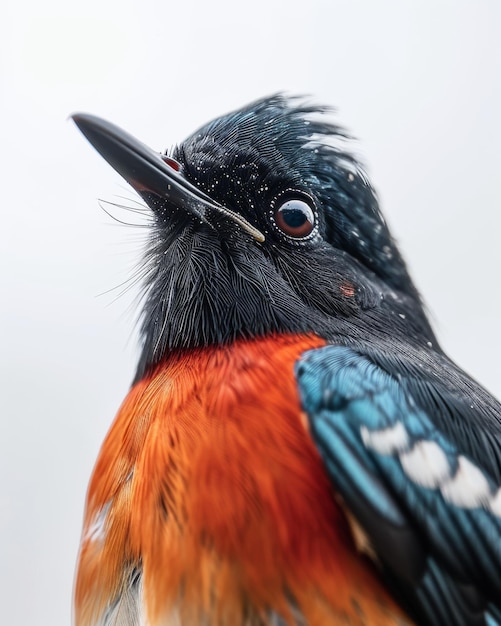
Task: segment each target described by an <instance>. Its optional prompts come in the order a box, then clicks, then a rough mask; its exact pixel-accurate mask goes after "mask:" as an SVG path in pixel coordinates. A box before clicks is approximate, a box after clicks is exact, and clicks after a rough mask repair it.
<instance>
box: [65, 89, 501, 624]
mask: <svg viewBox="0 0 501 626" xmlns="http://www.w3.org/2000/svg"><path fill="white" fill-rule="evenodd" d="M333 118H334V116H333V114H332V109H330V108H329V107H326V106H318V105H316V104H311V103H310V101H309V100H308V99H307V98H306V97H300V96H293V95H287V94H283V93H278V94H275V95H272V96H268V97H266V98H262V99H260V100H257V101H255V102H252V103H251V104H249V105H247V106H244V107H243V108H240V109H238V110H235V111H233V112H230V113H228V114H225V115H223V116H221V117H219V118H217V119H215V120H213V121H211V122H209V123H208V124H206V125H205V126H203V127H201V128H200V129H199V130H197V131H196V132H195V133H193V134H192V135H191V136H189V137H188V138H187V139H186V140H184V141H183V142H182V143H180V144H178V145H175V146H174V147H173V148H171V149H169V150H167V151H165V152H156V151H154V150H152V149H150V148H148V147H147V146H146V145H145V144H143V143H142V142H140V141H138V140H137V139H135V138H134V137H133V136H132V135H130V134H128V133H126V132H125V131H123V130H122V129H120V128H118V127H117V126H115V125H114V124H112V123H110V122H107V121H105V120H103V119H101V118H98V117H96V116H93V115H89V114H86V113H76V114H74V115H73V116H72V119H73V120H74V122H75V123H76V125H77V127H78V129H79V130H80V131H81V132H82V133H83V135H84V136H85V137H86V139H87V140H88V141H89V142H90V143H91V144H92V146H93V147H94V148H95V149H96V150H97V151H98V152H99V153H100V154H101V155H102V157H104V159H105V160H106V161H108V163H109V164H110V165H111V166H112V167H113V168H114V169H115V170H116V171H117V172H118V173H119V174H120V175H121V176H122V177H123V178H124V179H125V180H126V181H127V182H128V183H129V184H130V186H131V187H132V188H133V190H134V191H135V192H136V193H137V194H138V195H139V196H140V197H141V199H142V202H144V204H145V209H147V211H148V214H149V222H148V236H147V241H146V245H145V250H144V256H143V259H142V261H141V266H140V267H141V269H140V274H141V276H142V283H143V291H142V299H141V304H142V311H141V313H140V316H141V317H140V320H141V322H140V324H141V326H140V329H141V331H140V332H141V334H140V358H139V362H138V366H137V370H136V374H135V377H134V380H133V382H132V385H131V388H130V390H129V392H128V394H127V396H126V398H125V400H124V402H123V404H122V406H121V407H120V408H119V410H118V413H117V416H116V418H115V420H114V422H113V424H112V426H111V428H110V430H109V432H108V434H107V436H106V439H105V441H104V443H103V445H102V447H101V450H100V453H99V456H98V459H97V461H96V464H95V467H94V471H93V474H92V477H91V480H90V484H89V489H88V493H87V500H86V508H85V514H84V524H83V531H82V539H81V546H80V553H79V557H78V565H77V573H76V580H75V591H74V623H75V625H76V626H112V625H113V626H139V625H142V626H191V625H200V626H268V625H269V626H331V625H334V624H336V625H337V624H351V625H357V626H362V625H372V626H379V625H383V626H384V625H393V626H396V625H399V626H404V625H405V626H410V625H413V626H420V625H423V626H428V625H431V626H496V625H498V626H499V625H501V405H500V404H499V403H498V401H497V400H496V399H495V398H494V397H493V396H492V395H490V394H489V393H488V392H487V391H486V390H485V389H484V388H483V387H482V386H480V385H479V384H478V383H477V382H475V381H474V380H473V379H472V378H471V377H470V376H469V375H468V374H466V373H465V372H464V371H462V369H461V368H459V367H458V366H457V365H456V364H455V363H454V362H453V361H452V360H451V359H450V358H449V357H448V356H447V355H446V354H445V353H444V351H443V350H442V348H441V347H440V345H439V343H438V341H437V338H436V337H435V334H434V332H433V330H432V328H431V325H430V323H429V321H428V317H427V313H426V309H425V306H424V304H423V301H422V298H421V296H420V294H419V293H418V290H417V289H416V287H415V285H414V283H413V282H412V279H411V277H410V274H409V271H408V268H407V265H406V263H405V261H404V259H403V257H402V255H401V253H400V251H399V249H398V247H397V243H396V241H395V239H394V238H393V236H392V234H391V233H390V230H389V228H388V225H387V223H386V222H385V220H384V217H383V215H382V212H381V209H380V206H379V201H378V196H377V193H376V191H375V190H374V188H373V186H372V184H371V182H370V180H369V178H368V176H367V174H366V173H365V169H364V166H363V165H362V164H361V163H360V162H359V159H358V158H357V157H356V156H355V155H354V154H353V152H352V149H351V147H350V146H351V139H352V138H351V134H350V133H348V132H347V131H346V130H345V129H344V128H343V127H342V126H340V125H339V124H337V122H336V121H335V120H334V119H333Z"/></svg>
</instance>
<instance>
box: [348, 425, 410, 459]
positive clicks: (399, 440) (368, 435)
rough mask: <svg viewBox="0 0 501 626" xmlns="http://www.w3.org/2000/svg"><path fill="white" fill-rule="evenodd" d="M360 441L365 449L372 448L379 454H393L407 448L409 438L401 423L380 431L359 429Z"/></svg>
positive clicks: (363, 427)
mask: <svg viewBox="0 0 501 626" xmlns="http://www.w3.org/2000/svg"><path fill="white" fill-rule="evenodd" d="M360 434H361V435H362V441H363V442H364V444H365V447H366V448H372V449H373V450H375V451H376V452H379V454H385V455H387V454H394V453H395V452H400V451H401V450H405V449H406V448H408V447H409V436H408V434H407V431H406V430H405V426H404V425H403V424H402V422H397V423H396V424H395V426H390V427H388V428H383V429H381V430H369V429H368V428H366V427H365V426H362V427H361V428H360Z"/></svg>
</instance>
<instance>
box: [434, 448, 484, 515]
mask: <svg viewBox="0 0 501 626" xmlns="http://www.w3.org/2000/svg"><path fill="white" fill-rule="evenodd" d="M440 491H441V492H442V495H443V496H444V498H445V499H446V500H448V501H449V502H451V503H452V504H455V505H456V506H460V507H461V508H463V509H474V508H475V507H478V506H488V505H489V504H490V500H491V499H492V498H491V490H490V488H489V483H488V482H487V478H486V477H485V475H484V473H483V472H482V470H481V469H479V468H478V467H477V466H476V465H474V464H473V463H472V462H471V461H469V460H468V459H467V458H466V457H465V456H462V455H461V456H460V457H459V458H458V468H457V471H456V473H455V474H454V476H453V477H452V478H451V479H450V480H449V481H447V482H446V483H444V484H443V485H441V486H440Z"/></svg>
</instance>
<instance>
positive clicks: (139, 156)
mask: <svg viewBox="0 0 501 626" xmlns="http://www.w3.org/2000/svg"><path fill="white" fill-rule="evenodd" d="M71 117H72V119H73V121H74V122H75V124H76V125H77V126H78V128H79V129H80V130H81V131H82V133H83V134H84V135H85V137H86V138H87V139H88V140H89V141H90V143H91V144H92V145H93V146H94V148H95V149H96V150H97V151H98V152H99V154H100V155H101V156H102V157H103V158H104V159H106V160H107V161H108V163H109V164H110V165H111V166H112V167H113V168H114V169H115V170H116V171H117V172H118V173H119V174H120V175H121V176H123V178H125V180H126V181H127V182H128V183H129V184H130V185H131V186H132V187H133V188H134V189H135V190H136V191H137V192H138V193H140V194H141V193H146V194H148V193H152V194H155V195H157V196H159V197H160V198H163V199H165V200H166V201H167V202H168V203H169V204H171V205H172V206H174V207H176V208H179V209H184V210H185V211H187V212H188V213H191V214H192V215H194V216H195V217H196V218H198V219H200V220H202V221H204V222H207V223H208V224H210V225H213V222H214V220H212V221H211V220H210V216H211V215H213V216H214V217H216V216H219V217H223V218H227V219H229V220H231V221H233V222H234V223H235V224H237V225H238V226H240V228H241V229H242V230H244V231H245V232H247V233H249V234H250V235H251V236H252V237H254V239H256V241H260V242H263V241H264V235H263V234H262V233H261V232H260V231H259V230H257V228H255V227H254V226H252V224H250V223H249V222H248V221H247V220H246V219H244V218H243V217H242V216H241V215H239V214H238V213H235V212H233V211H230V210H229V209H227V208H226V207H223V206H221V205H220V204H218V203H217V202H215V201H214V200H212V198H211V197H210V196H208V195H207V194H205V193H204V192H203V191H201V190H200V189H199V188H198V187H196V186H195V185H193V184H191V183H190V182H188V181H187V180H186V179H185V178H184V177H183V175H182V174H180V173H179V172H178V171H176V169H174V167H173V166H172V165H169V164H168V161H169V160H168V159H167V160H164V159H163V158H162V156H161V155H160V154H159V153H157V152H154V151H153V150H151V149H150V148H148V146H145V145H144V144H143V143H141V142H140V141H138V140H137V139H135V138H134V137H133V136H132V135H129V133H126V132H125V131H124V130H122V129H121V128H118V126H115V125H114V124H111V123H110V122H107V121H105V120H103V119H100V118H99V117H96V116H94V115H87V114H86V113H75V114H74V115H72V116H71ZM215 221H216V222H217V221H218V220H215Z"/></svg>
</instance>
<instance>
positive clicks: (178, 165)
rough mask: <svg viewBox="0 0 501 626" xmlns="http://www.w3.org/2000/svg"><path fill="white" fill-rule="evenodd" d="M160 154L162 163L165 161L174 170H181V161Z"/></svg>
mask: <svg viewBox="0 0 501 626" xmlns="http://www.w3.org/2000/svg"><path fill="white" fill-rule="evenodd" d="M161 156H162V161H163V162H164V163H167V165H168V166H169V167H172V169H173V170H176V172H179V171H181V163H179V161H176V159H173V158H171V157H169V156H167V155H166V154H162V155H161Z"/></svg>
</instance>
